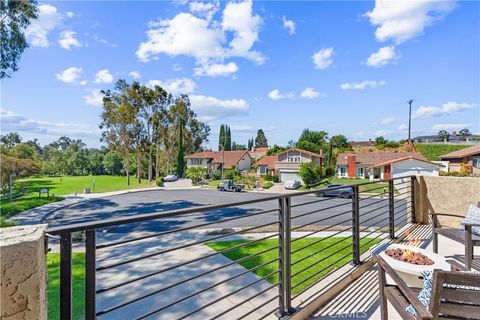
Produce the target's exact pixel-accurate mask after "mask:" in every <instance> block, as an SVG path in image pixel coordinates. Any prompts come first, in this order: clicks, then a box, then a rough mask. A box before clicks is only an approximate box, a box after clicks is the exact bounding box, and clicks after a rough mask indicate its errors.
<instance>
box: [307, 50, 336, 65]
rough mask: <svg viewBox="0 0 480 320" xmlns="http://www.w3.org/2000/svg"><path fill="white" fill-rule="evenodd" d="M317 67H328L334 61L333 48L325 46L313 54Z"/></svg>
mask: <svg viewBox="0 0 480 320" xmlns="http://www.w3.org/2000/svg"><path fill="white" fill-rule="evenodd" d="M312 59H313V63H314V64H315V69H320V70H321V69H326V68H328V67H329V66H330V65H331V64H332V62H333V48H324V49H321V50H320V51H318V52H316V53H314V54H313V56H312Z"/></svg>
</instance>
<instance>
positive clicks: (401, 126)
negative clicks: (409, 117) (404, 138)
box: [398, 123, 408, 132]
mask: <svg viewBox="0 0 480 320" xmlns="http://www.w3.org/2000/svg"><path fill="white" fill-rule="evenodd" d="M407 130H408V126H407V125H406V124H404V123H402V124H401V125H399V126H398V131H402V132H405V131H407Z"/></svg>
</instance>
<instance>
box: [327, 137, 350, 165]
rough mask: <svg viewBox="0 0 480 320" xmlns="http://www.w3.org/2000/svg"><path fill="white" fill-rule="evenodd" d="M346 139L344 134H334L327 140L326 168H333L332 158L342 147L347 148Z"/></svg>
mask: <svg viewBox="0 0 480 320" xmlns="http://www.w3.org/2000/svg"><path fill="white" fill-rule="evenodd" d="M348 146H349V145H348V140H347V138H346V137H345V136H344V135H341V134H339V135H335V136H332V137H331V138H330V139H329V141H328V150H327V152H326V153H327V154H326V156H327V163H326V167H327V168H334V167H335V164H334V159H335V158H336V156H337V155H338V153H339V152H340V151H342V150H344V149H347V148H348Z"/></svg>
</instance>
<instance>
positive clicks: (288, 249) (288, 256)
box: [283, 197, 295, 314]
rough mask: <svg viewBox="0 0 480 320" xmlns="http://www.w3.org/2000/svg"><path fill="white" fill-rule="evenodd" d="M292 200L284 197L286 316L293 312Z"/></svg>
mask: <svg viewBox="0 0 480 320" xmlns="http://www.w3.org/2000/svg"><path fill="white" fill-rule="evenodd" d="M291 205H292V198H291V197H285V215H284V216H283V217H284V219H285V220H284V221H285V222H284V225H285V237H284V241H285V250H284V264H285V269H284V270H285V309H286V311H287V313H288V314H291V313H293V312H294V311H295V310H294V309H293V308H292V207H291Z"/></svg>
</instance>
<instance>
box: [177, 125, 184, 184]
mask: <svg viewBox="0 0 480 320" xmlns="http://www.w3.org/2000/svg"><path fill="white" fill-rule="evenodd" d="M178 131H179V132H178V151H177V175H178V176H179V177H183V174H184V173H185V149H184V148H183V123H182V122H180V126H179V129H178Z"/></svg>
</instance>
